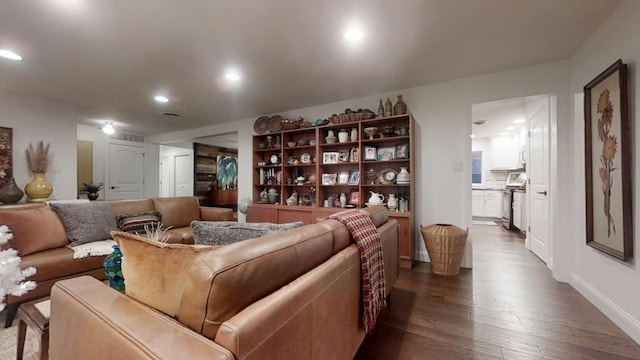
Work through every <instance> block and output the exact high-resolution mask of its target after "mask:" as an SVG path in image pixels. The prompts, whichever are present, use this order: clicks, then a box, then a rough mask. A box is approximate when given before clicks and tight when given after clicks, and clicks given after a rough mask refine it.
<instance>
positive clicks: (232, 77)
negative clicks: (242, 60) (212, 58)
mask: <svg viewBox="0 0 640 360" xmlns="http://www.w3.org/2000/svg"><path fill="white" fill-rule="evenodd" d="M224 78H225V79H227V80H229V81H240V74H238V73H237V72H236V71H227V72H226V73H225V74H224Z"/></svg>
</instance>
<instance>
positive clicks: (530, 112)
mask: <svg viewBox="0 0 640 360" xmlns="http://www.w3.org/2000/svg"><path fill="white" fill-rule="evenodd" d="M554 104H555V97H554V96H548V95H545V96H532V97H526V98H518V99H508V100H502V101H495V102H488V103H480V104H473V105H472V125H471V127H472V134H471V143H472V146H471V151H472V153H471V154H470V155H471V156H470V160H471V162H472V169H475V170H474V172H472V217H473V219H474V222H478V221H483V220H484V221H487V220H488V221H496V222H497V220H500V222H499V224H502V225H503V226H504V227H505V229H506V230H508V231H511V232H517V233H518V234H522V235H523V236H524V237H525V239H526V240H525V246H526V247H527V248H528V249H529V250H531V251H532V252H533V253H534V254H535V255H537V256H538V257H539V258H540V259H541V260H542V261H543V262H545V263H546V264H547V266H548V267H549V268H552V264H553V261H552V259H553V256H552V242H553V239H552V238H551V231H550V229H551V221H552V219H551V217H550V206H549V204H550V203H551V196H552V194H551V193H550V191H549V185H550V157H549V155H550V144H551V141H550V136H551V132H550V131H549V129H550V126H551V124H552V121H553V122H555V117H556V114H555V111H556V109H555V106H554ZM478 169H481V170H480V175H479V176H478V174H477V173H478ZM514 179H519V182H513V180H514ZM507 199H508V201H506V200H507ZM496 207H498V209H496ZM496 217H498V218H499V219H496Z"/></svg>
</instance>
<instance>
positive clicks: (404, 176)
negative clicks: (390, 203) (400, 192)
mask: <svg viewBox="0 0 640 360" xmlns="http://www.w3.org/2000/svg"><path fill="white" fill-rule="evenodd" d="M396 183H397V184H401V185H406V184H409V183H411V177H410V175H409V172H408V171H407V168H406V167H400V172H399V173H398V177H397V179H396Z"/></svg>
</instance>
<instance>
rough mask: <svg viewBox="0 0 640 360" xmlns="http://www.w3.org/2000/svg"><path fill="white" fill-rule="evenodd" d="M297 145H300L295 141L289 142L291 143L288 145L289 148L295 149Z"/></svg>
mask: <svg viewBox="0 0 640 360" xmlns="http://www.w3.org/2000/svg"><path fill="white" fill-rule="evenodd" d="M297 144H298V143H297V142H295V141H289V142H288V143H287V145H289V147H294V146H296V145H297Z"/></svg>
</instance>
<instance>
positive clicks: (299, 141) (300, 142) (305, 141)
mask: <svg viewBox="0 0 640 360" xmlns="http://www.w3.org/2000/svg"><path fill="white" fill-rule="evenodd" d="M298 145H300V146H306V145H309V139H300V140H298Z"/></svg>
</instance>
